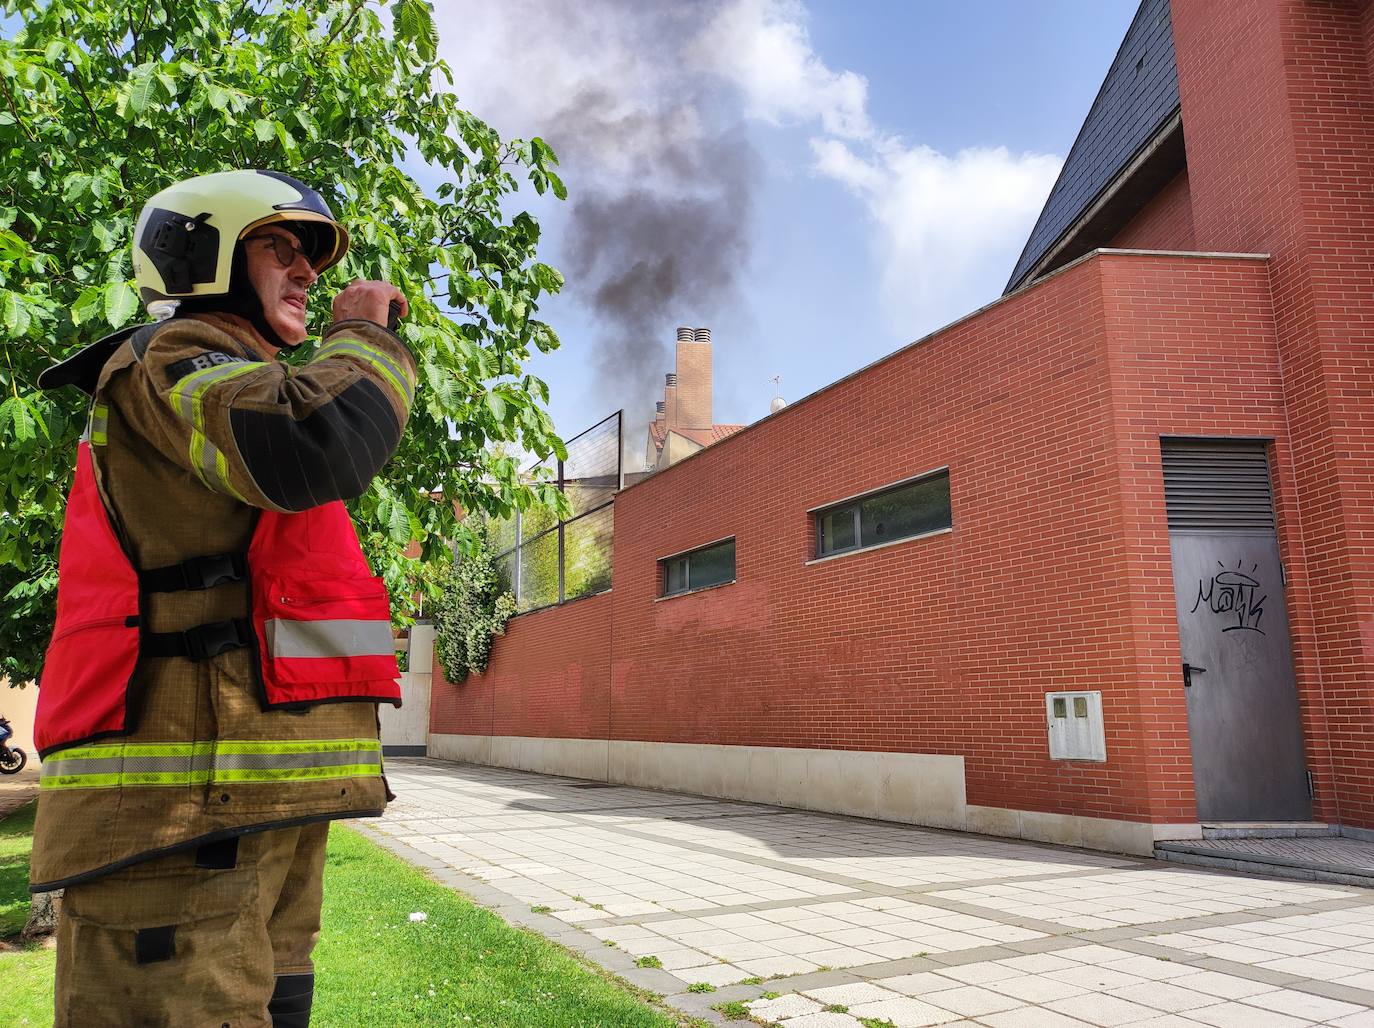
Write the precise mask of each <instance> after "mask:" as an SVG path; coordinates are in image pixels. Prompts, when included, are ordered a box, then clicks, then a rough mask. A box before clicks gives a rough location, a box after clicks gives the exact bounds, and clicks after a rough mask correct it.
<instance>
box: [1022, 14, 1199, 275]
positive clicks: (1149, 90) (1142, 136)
mask: <svg viewBox="0 0 1374 1028" xmlns="http://www.w3.org/2000/svg"><path fill="white" fill-rule="evenodd" d="M1178 106H1179V99H1178V69H1177V67H1176V66H1175V64H1174V36H1173V23H1172V19H1171V18H1170V15H1169V0H1143V2H1142V3H1141V5H1140V9H1139V10H1138V11H1136V15H1135V19H1134V20H1133V21H1132V22H1131V26H1130V28H1128V29H1127V30H1126V37H1125V38H1124V39H1123V40H1122V41H1121V48H1120V49H1119V50H1118V51H1117V54H1116V59H1115V60H1114V61H1112V66H1111V68H1110V69H1109V70H1108V72H1107V77H1106V78H1105V79H1104V80H1103V82H1102V88H1101V89H1099V90H1098V93H1097V99H1095V100H1094V101H1093V105H1092V107H1091V108H1090V109H1089V111H1088V116H1087V117H1086V118H1085V119H1084V120H1083V127H1082V128H1081V129H1079V130H1078V138H1077V139H1075V140H1074V144H1073V147H1072V148H1071V149H1070V150H1069V156H1068V157H1067V158H1066V159H1065V161H1064V167H1063V169H1062V170H1061V171H1060V172H1059V178H1058V180H1057V181H1056V182H1055V184H1054V188H1053V189H1051V190H1050V196H1049V199H1048V200H1046V201H1045V207H1044V209H1043V210H1042V211H1041V212H1040V218H1039V220H1038V221H1036V223H1035V228H1033V229H1032V230H1031V234H1030V238H1029V239H1028V240H1026V247H1025V249H1024V250H1023V251H1022V252H1021V257H1020V259H1019V260H1018V261H1017V262H1016V268H1015V270H1014V271H1013V272H1012V274H1011V280H1010V281H1009V282H1008V283H1007V288H1006V292H1008V293H1009V292H1011V291H1012V290H1013V289H1016V288H1018V287H1020V286H1022V285H1024V284H1025V282H1026V280H1027V279H1028V278H1029V277H1030V275H1031V274H1032V272H1034V271H1035V270H1036V265H1037V264H1038V263H1039V262H1040V261H1041V259H1042V258H1043V257H1044V256H1045V255H1046V254H1047V253H1049V252H1050V250H1051V249H1052V248H1053V247H1054V246H1055V244H1056V243H1058V242H1059V240H1060V239H1061V238H1062V237H1063V236H1064V234H1065V233H1066V232H1067V231H1068V230H1069V229H1070V228H1072V227H1073V225H1074V223H1075V222H1077V221H1078V220H1079V218H1080V217H1081V216H1082V215H1083V214H1084V212H1085V211H1087V210H1088V209H1089V207H1091V206H1092V205H1093V202H1094V201H1095V200H1096V199H1097V198H1098V197H1099V196H1100V195H1101V193H1102V192H1103V190H1104V189H1106V188H1107V187H1108V186H1109V185H1110V184H1111V183H1112V181H1113V180H1114V179H1115V178H1116V177H1117V176H1118V175H1119V174H1120V173H1121V172H1122V171H1123V170H1124V169H1125V168H1126V167H1127V166H1128V165H1129V164H1130V163H1131V159H1132V158H1133V157H1134V156H1135V155H1136V154H1137V153H1138V152H1139V151H1140V149H1141V148H1142V147H1143V146H1145V144H1147V143H1148V142H1149V141H1150V140H1151V138H1152V137H1153V136H1154V135H1155V134H1156V133H1157V132H1158V131H1159V129H1160V128H1161V127H1162V126H1163V125H1165V124H1166V123H1167V122H1168V121H1169V120H1170V119H1171V118H1172V117H1173V115H1174V113H1175V112H1176V111H1177V110H1178Z"/></svg>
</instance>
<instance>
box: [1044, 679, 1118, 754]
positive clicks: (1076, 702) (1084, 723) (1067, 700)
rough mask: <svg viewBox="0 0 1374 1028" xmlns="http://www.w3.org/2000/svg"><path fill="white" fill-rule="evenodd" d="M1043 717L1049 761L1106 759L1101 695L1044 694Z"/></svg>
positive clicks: (1091, 693) (1090, 693)
mask: <svg viewBox="0 0 1374 1028" xmlns="http://www.w3.org/2000/svg"><path fill="white" fill-rule="evenodd" d="M1045 717H1046V720H1047V721H1048V722H1049V733H1050V759H1051V760H1100V761H1104V760H1106V759H1107V737H1106V733H1105V732H1104V731H1103V727H1102V694H1101V693H1100V692H1050V693H1046V694H1045Z"/></svg>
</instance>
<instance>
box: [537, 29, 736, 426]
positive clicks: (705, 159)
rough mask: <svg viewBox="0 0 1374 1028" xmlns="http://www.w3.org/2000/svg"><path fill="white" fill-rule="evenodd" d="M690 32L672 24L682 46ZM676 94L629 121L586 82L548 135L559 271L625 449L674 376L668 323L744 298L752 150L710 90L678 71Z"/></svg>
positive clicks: (673, 59)
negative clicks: (563, 190) (620, 416)
mask: <svg viewBox="0 0 1374 1028" xmlns="http://www.w3.org/2000/svg"><path fill="white" fill-rule="evenodd" d="M711 6H713V5H706V4H702V5H701V8H700V9H698V12H697V15H698V17H700V19H701V21H700V22H697V26H696V27H698V28H699V26H700V24H702V23H704V21H705V18H706V15H707V14H709V9H708V8H709V7H711ZM641 13H642V12H641ZM692 20H693V21H694V22H695V21H696V18H693V19H692ZM692 28H693V26H692V25H683V24H682V23H681V22H675V23H674V24H673V26H672V30H673V33H674V36H675V37H676V40H677V41H678V42H679V43H686V42H687V40H688V39H689V38H690V37H691V35H692V34H693V33H692V31H691V30H692ZM659 38H660V39H661V38H662V36H660V37H659ZM664 60H665V61H668V62H670V63H669V64H668V65H667V66H668V67H672V66H673V64H674V63H678V62H680V55H678V54H675V53H670V54H665V55H664ZM660 67H662V66H660ZM672 86H673V88H672V90H671V92H670V93H662V94H659V99H658V101H657V102H656V103H655V102H654V101H653V98H648V99H646V100H645V101H644V102H645V103H650V104H652V105H651V106H647V107H646V106H643V105H641V106H639V107H638V108H637V109H636V110H635V111H634V112H633V113H632V114H630V115H624V114H621V113H617V106H616V104H615V103H614V97H613V96H612V95H611V94H609V93H608V92H607V91H606V88H605V87H604V86H602V85H600V84H598V85H597V86H595V87H589V88H586V89H584V90H582V91H581V92H579V93H578V95H577V96H576V97H574V99H573V101H572V102H571V103H569V104H568V105H567V106H566V107H565V108H564V109H563V110H562V111H560V112H559V113H558V114H557V115H556V116H555V117H554V119H553V121H552V123H551V124H550V125H549V126H548V127H547V129H546V138H547V139H548V141H549V143H550V144H551V145H552V146H553V147H554V149H555V150H556V151H557V152H558V154H559V156H560V159H561V160H562V161H563V163H564V165H565V166H566V169H567V174H566V176H565V178H566V180H567V182H568V186H569V193H570V200H571V211H570V219H569V224H568V228H567V235H566V237H565V240H564V246H565V248H566V249H565V252H564V254H563V255H562V257H561V260H562V264H563V267H562V270H563V272H564V274H565V275H566V276H567V279H568V292H569V294H570V296H571V297H572V298H574V299H575V300H577V301H578V302H580V303H582V304H584V305H586V306H587V307H589V308H590V309H591V310H592V312H593V313H594V315H595V316H596V320H597V322H598V326H599V329H600V334H599V335H598V338H597V339H596V340H595V360H596V363H597V366H598V370H599V372H600V388H601V392H602V398H603V399H604V400H606V401H608V402H610V403H611V404H613V405H615V406H618V407H624V408H625V412H626V421H627V424H626V430H627V443H628V444H629V445H630V446H631V447H637V446H638V445H639V433H640V431H641V430H642V429H641V427H640V426H642V425H643V424H644V423H645V422H646V421H648V420H649V419H651V418H652V416H653V414H652V412H653V408H654V402H655V401H656V400H658V399H660V398H661V396H662V385H663V373H664V372H666V371H671V370H672V369H673V349H672V343H673V340H674V338H675V336H674V329H675V327H676V326H678V325H681V324H691V325H707V326H709V325H711V324H712V322H713V319H714V318H715V317H716V316H717V315H718V314H719V313H720V312H721V311H723V310H726V309H727V308H729V307H731V306H732V305H733V304H735V303H736V302H737V301H738V299H739V295H740V281H741V276H742V275H743V274H744V273H745V271H746V268H747V266H748V263H749V258H750V250H751V247H750V242H751V237H750V229H751V225H750V216H751V207H752V193H753V186H754V182H755V178H756V171H757V157H756V154H755V152H754V150H753V149H752V148H751V146H750V145H749V143H748V141H747V139H746V137H745V134H744V132H743V129H742V126H740V125H739V124H737V123H729V122H728V121H727V120H726V119H725V118H724V117H722V116H720V115H719V114H718V111H717V107H718V105H717V104H715V103H714V102H713V96H712V90H713V89H717V88H719V86H718V84H717V83H715V82H712V81H710V80H708V79H706V78H705V77H704V76H701V75H699V74H698V75H693V74H689V73H686V72H683V73H681V74H679V75H676V76H674V77H673V79H672ZM637 99H638V98H637ZM608 155H614V157H615V158H616V159H617V160H618V161H619V162H620V164H621V165H622V166H621V167H620V169H619V173H617V174H615V175H605V174H601V173H599V167H598V166H600V165H603V164H604V162H606V160H607V157H608ZM627 172H628V173H627Z"/></svg>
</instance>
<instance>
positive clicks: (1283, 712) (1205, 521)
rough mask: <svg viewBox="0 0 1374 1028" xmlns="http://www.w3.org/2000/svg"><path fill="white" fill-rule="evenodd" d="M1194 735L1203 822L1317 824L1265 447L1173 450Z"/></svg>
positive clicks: (1175, 539)
mask: <svg viewBox="0 0 1374 1028" xmlns="http://www.w3.org/2000/svg"><path fill="white" fill-rule="evenodd" d="M1163 453H1164V487H1165V496H1166V500H1167V504H1168V510H1169V546H1170V550H1171V553H1172V556H1173V565H1174V598H1175V603H1176V605H1177V610H1178V631H1179V641H1180V643H1181V644H1182V656H1183V666H1182V667H1181V668H1180V669H1179V680H1180V683H1181V687H1182V688H1183V689H1184V690H1185V693H1186V696H1187V702H1188V737H1189V740H1190V742H1191V744H1192V751H1193V781H1194V787H1195V789H1196V792H1197V807H1198V816H1199V817H1200V818H1201V819H1202V820H1204V821H1304V820H1307V819H1308V818H1310V817H1311V815H1312V801H1311V797H1310V795H1309V792H1308V782H1307V762H1306V758H1305V755H1304V752H1303V740H1302V723H1301V720H1300V716H1299V711H1298V692H1297V681H1296V679H1295V678H1294V675H1293V654H1292V642H1291V640H1290V638H1289V631H1288V608H1287V604H1286V603H1285V601H1284V594H1283V585H1284V582H1283V568H1282V565H1281V564H1280V562H1279V549H1278V541H1277V538H1276V535H1275V528H1274V505H1273V499H1272V496H1271V493H1270V488H1269V467H1268V461H1267V459H1266V456H1265V451H1264V447H1263V444H1261V443H1227V442H1223V441H1216V442H1210V441H1209V442H1191V441H1189V442H1183V441H1178V442H1173V441H1166V442H1165V443H1164V446H1163Z"/></svg>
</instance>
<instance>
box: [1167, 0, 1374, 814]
mask: <svg viewBox="0 0 1374 1028" xmlns="http://www.w3.org/2000/svg"><path fill="white" fill-rule="evenodd" d="M1370 24H1371V18H1370V15H1369V13H1368V4H1356V3H1346V2H1337V0H1324V2H1317V0H1238V2H1235V3H1227V4H1215V3H1211V2H1210V0H1175V2H1174V4H1173V25H1174V37H1175V49H1176V51H1177V55H1178V68H1179V85H1180V92H1181V95H1182V102H1183V121H1184V125H1185V131H1186V133H1187V140H1188V168H1189V179H1190V192H1191V194H1192V207H1193V223H1194V229H1195V234H1196V240H1197V245H1198V247H1199V248H1202V249H1216V250H1221V249H1225V250H1242V249H1244V250H1263V251H1268V252H1271V253H1272V254H1273V260H1272V262H1271V272H1272V290H1273V296H1274V305H1275V313H1276V322H1277V332H1278V343H1279V352H1280V356H1281V360H1282V366H1283V373H1284V399H1285V404H1286V407H1287V410H1288V414H1289V426H1290V431H1291V434H1292V447H1293V455H1292V460H1293V466H1294V467H1295V468H1296V476H1295V479H1294V487H1295V497H1294V500H1295V503H1296V506H1297V512H1296V514H1295V516H1296V520H1297V529H1298V531H1297V537H1298V539H1299V540H1300V548H1299V550H1298V552H1297V553H1296V554H1295V556H1296V557H1297V558H1298V561H1297V563H1298V565H1299V567H1298V568H1297V569H1296V570H1297V572H1298V577H1297V579H1296V580H1295V581H1294V590H1295V591H1296V592H1301V593H1304V594H1307V595H1309V596H1310V597H1311V602H1310V603H1309V604H1305V605H1304V607H1305V610H1306V613H1302V614H1299V615H1297V616H1298V617H1301V618H1303V619H1304V620H1302V621H1301V622H1300V623H1299V624H1298V626H1297V629H1298V634H1299V637H1300V646H1299V653H1298V660H1299V665H1300V673H1301V674H1302V675H1303V679H1304V683H1305V685H1304V691H1305V694H1306V697H1307V698H1308V699H1309V701H1310V702H1314V701H1318V700H1319V705H1315V706H1309V707H1308V709H1307V711H1306V716H1307V719H1308V722H1309V725H1308V727H1309V739H1310V740H1313V741H1314V742H1315V744H1317V745H1326V746H1329V750H1330V752H1329V766H1330V768H1331V771H1330V772H1329V774H1328V775H1327V776H1326V777H1324V778H1323V777H1322V776H1320V775H1319V777H1318V782H1317V788H1318V799H1319V805H1320V812H1321V813H1322V815H1323V816H1326V817H1333V818H1335V817H1339V818H1340V819H1341V820H1343V821H1344V822H1346V823H1349V824H1355V825H1364V826H1366V827H1370V826H1374V687H1372V686H1371V682H1372V681H1374V476H1371V475H1370V471H1369V469H1370V467H1371V461H1372V460H1374V404H1372V403H1371V393H1370V383H1371V381H1374V302H1372V298H1374V236H1372V235H1371V232H1370V227H1371V224H1374V138H1371V133H1370V128H1369V126H1370V125H1371V118H1374V93H1372V92H1371V81H1370V80H1371V74H1370V49H1369V41H1370ZM1237 54H1244V55H1245V60H1236V59H1235V55H1237ZM1319 716H1320V717H1321V718H1324V720H1325V724H1324V725H1320V724H1317V723H1316V721H1317V719H1318V717H1319Z"/></svg>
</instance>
